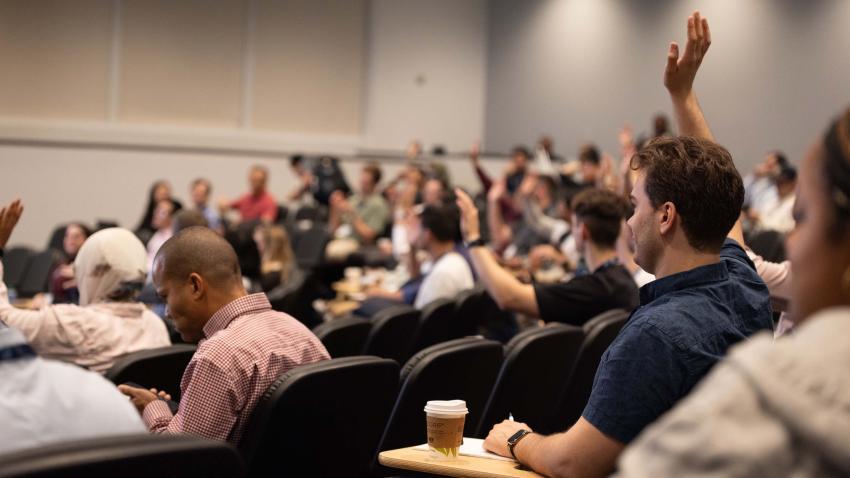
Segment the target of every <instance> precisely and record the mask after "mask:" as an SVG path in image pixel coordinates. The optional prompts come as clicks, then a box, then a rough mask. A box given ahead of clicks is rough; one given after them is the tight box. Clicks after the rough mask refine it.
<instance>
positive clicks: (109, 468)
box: [0, 433, 244, 478]
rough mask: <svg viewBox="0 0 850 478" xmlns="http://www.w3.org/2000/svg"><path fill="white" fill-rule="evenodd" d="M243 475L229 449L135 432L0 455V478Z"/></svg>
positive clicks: (183, 437) (185, 437)
mask: <svg viewBox="0 0 850 478" xmlns="http://www.w3.org/2000/svg"><path fill="white" fill-rule="evenodd" d="M243 475H244V466H243V464H242V459H241V458H240V457H239V454H238V453H237V452H236V450H235V449H233V447H231V446H230V445H228V444H226V443H222V442H217V441H212V440H206V439H203V438H198V437H193V436H189V435H149V434H146V433H139V434H134V435H119V436H112V437H101V438H94V439H82V440H74V441H71V442H63V443H57V444H52V445H47V446H42V447H38V448H33V449H27V450H22V451H18V452H14V453H10V454H6V455H2V456H0V477H2V478H54V477H55V478H60V477H67V476H120V477H122V478H149V477H151V476H162V477H165V476H208V477H221V478H226V477H239V476H243Z"/></svg>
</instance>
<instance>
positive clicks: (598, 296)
mask: <svg viewBox="0 0 850 478" xmlns="http://www.w3.org/2000/svg"><path fill="white" fill-rule="evenodd" d="M456 194H457V197H458V199H457V204H458V206H459V207H460V209H461V211H462V216H463V227H462V230H463V233H464V239H465V241H466V243H467V245H468V246H469V248H470V251H469V253H470V256H471V258H472V263H473V264H474V265H475V270H476V272H478V277H479V278H480V280H481V282H483V283H484V286H485V287H486V288H487V291H488V292H489V293H490V295H491V296H492V297H493V300H495V301H496V303H497V304H499V307H500V308H502V309H507V310H510V311H513V312H520V313H523V314H526V315H528V316H531V317H539V318H541V319H542V320H544V321H546V322H566V323H570V324H575V325H581V324H583V323H585V322H587V321H588V320H590V319H591V318H593V317H595V316H596V315H599V314H601V313H602V312H605V311H607V310H611V309H618V308H622V309H626V310H632V309H634V308H635V307H637V305H638V289H637V285H636V284H635V282H634V279H633V278H632V275H631V273H630V272H629V271H628V270H626V268H625V267H623V266H622V265H620V264H619V262H618V261H617V251H616V249H615V244H616V242H617V237H618V236H619V234H620V223H621V221H622V220H623V218H624V217H625V215H626V212H627V210H628V209H629V206H628V204H627V203H626V201H625V200H624V199H623V198H621V197H619V196H617V195H616V194H614V193H612V192H610V191H604V190H601V189H587V190H585V191H582V192H581V193H579V194H578V195H577V196H576V197H575V198H574V199H573V204H572V212H573V216H574V218H573V224H575V231H574V234H575V235H576V242H577V246H578V248H579V250H580V251H581V253H582V256H583V257H584V259H585V261H586V263H587V268H588V269H589V270H590V271H591V272H590V273H589V274H586V275H582V276H577V277H575V278H574V279H573V280H571V281H569V282H560V283H552V284H534V285H532V284H523V283H521V282H520V281H519V280H518V279H517V278H516V277H514V276H513V275H512V274H511V273H510V272H508V271H507V270H505V269H503V268H502V267H501V266H500V265H499V263H498V262H497V261H496V257H495V256H494V254H493V253H492V252H491V251H490V250H489V249H487V248H485V247H481V246H483V245H484V242H483V241H482V240H481V232H480V226H479V224H478V210H477V209H476V208H475V205H474V204H473V203H472V200H471V199H470V198H469V196H468V195H466V193H464V192H463V191H461V190H457V191H456Z"/></svg>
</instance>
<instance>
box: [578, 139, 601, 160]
mask: <svg viewBox="0 0 850 478" xmlns="http://www.w3.org/2000/svg"><path fill="white" fill-rule="evenodd" d="M600 159H601V156H600V155H599V149H597V148H596V145H594V144H591V143H588V144H586V145H584V146H582V147H581V151H580V152H579V155H578V160H579V161H581V162H582V163H592V164H596V165H598V164H599V161H600Z"/></svg>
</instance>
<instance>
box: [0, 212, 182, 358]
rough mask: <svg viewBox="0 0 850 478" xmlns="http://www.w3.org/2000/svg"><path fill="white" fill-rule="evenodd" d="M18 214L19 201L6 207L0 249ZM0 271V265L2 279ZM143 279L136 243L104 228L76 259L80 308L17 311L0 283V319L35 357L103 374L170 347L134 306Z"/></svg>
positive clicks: (155, 322)
mask: <svg viewBox="0 0 850 478" xmlns="http://www.w3.org/2000/svg"><path fill="white" fill-rule="evenodd" d="M21 210H22V206H21V205H20V202H19V201H16V202H15V203H13V204H12V205H11V206H9V207H8V208H6V210H5V211H6V214H12V215H13V217H14V219H15V220H6V221H0V250H2V249H3V248H4V247H5V246H6V242H7V241H8V240H9V236H10V235H11V233H12V230H13V228H14V227H15V223H16V222H17V216H20V213H21ZM9 211H11V213H10V212H9ZM2 271H3V269H2V265H0V279H2ZM146 275H147V270H146V269H145V247H144V246H143V245H142V243H141V242H140V241H139V239H138V238H137V237H136V236H134V235H133V233H132V232H130V231H128V230H126V229H119V228H110V229H104V230H102V231H98V232H96V233H95V234H92V236H91V237H90V238H88V240H87V241H86V242H85V243H84V244H83V247H81V248H80V251H79V253H78V254H77V257H76V259H75V260H74V276H75V278H76V281H77V286H78V288H79V291H80V305H73V304H58V305H50V306H45V307H42V308H41V309H39V310H23V309H17V308H15V307H13V306H12V305H11V304H10V303H9V297H8V293H7V290H6V284H5V283H4V282H2V280H0V320H2V321H3V322H5V323H6V324H7V325H9V326H10V327H13V328H16V329H18V330H20V331H21V332H22V333H23V334H24V336H25V337H26V339H27V342H29V343H30V344H31V346H32V347H33V348H34V349H35V350H36V351H37V352H38V353H39V355H42V356H44V357H45V358H49V359H56V360H63V361H67V362H73V363H75V364H77V365H79V366H82V367H86V368H90V369H92V370H95V371H97V372H104V371H106V370H107V369H108V368H109V367H110V366H112V363H113V362H114V361H115V359H116V358H118V357H120V356H121V355H124V354H127V353H130V352H135V351H137V350H142V349H148V348H156V347H164V346H166V345H170V343H171V342H170V340H169V339H168V332H167V331H166V328H165V324H164V323H163V322H162V320H161V319H160V318H159V317H157V316H156V314H154V313H153V312H150V311H149V310H147V309H146V308H145V306H144V305H142V304H140V303H138V302H135V298H136V296H137V295H138V293H139V291H140V290H141V289H142V285H143V284H144V282H145V276H146Z"/></svg>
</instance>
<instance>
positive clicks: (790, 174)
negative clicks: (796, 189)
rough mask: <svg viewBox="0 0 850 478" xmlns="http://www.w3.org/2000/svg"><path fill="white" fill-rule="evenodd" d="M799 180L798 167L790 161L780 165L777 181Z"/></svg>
mask: <svg viewBox="0 0 850 478" xmlns="http://www.w3.org/2000/svg"><path fill="white" fill-rule="evenodd" d="M796 180H797V168H795V167H794V166H791V165H790V164H788V163H785V164H784V165H782V166H780V167H779V174H777V175H776V182H777V183H782V182H793V181H796Z"/></svg>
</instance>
